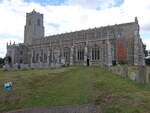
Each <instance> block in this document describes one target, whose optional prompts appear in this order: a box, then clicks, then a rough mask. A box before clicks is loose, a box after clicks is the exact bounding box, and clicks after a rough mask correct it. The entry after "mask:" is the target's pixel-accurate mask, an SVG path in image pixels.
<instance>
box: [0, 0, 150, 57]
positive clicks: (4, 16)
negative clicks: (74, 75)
mask: <svg viewBox="0 0 150 113" xmlns="http://www.w3.org/2000/svg"><path fill="white" fill-rule="evenodd" d="M33 9H35V10H36V11H38V12H40V13H42V14H44V26H45V35H46V36H47V35H53V34H59V33H65V32H70V31H76V30H81V29H88V28H94V27H101V26H107V25H114V24H120V23H126V22H133V21H134V17H136V16H137V17H138V20H139V25H140V34H141V38H142V40H143V42H144V43H145V44H146V45H147V49H149V50H150V16H149V15H150V0H0V14H1V21H0V40H1V41H0V57H4V56H5V54H6V43H7V42H9V43H10V41H11V43H13V42H14V41H15V43H23V40H24V26H25V19H26V13H27V12H31V11H32V10H33Z"/></svg>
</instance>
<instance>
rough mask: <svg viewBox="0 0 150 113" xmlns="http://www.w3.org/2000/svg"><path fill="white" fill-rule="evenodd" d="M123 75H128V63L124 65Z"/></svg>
mask: <svg viewBox="0 0 150 113" xmlns="http://www.w3.org/2000/svg"><path fill="white" fill-rule="evenodd" d="M122 76H123V77H126V78H127V77H128V65H127V64H126V65H124V66H123V75H122Z"/></svg>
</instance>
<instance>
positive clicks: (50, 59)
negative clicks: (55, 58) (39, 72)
mask: <svg viewBox="0 0 150 113" xmlns="http://www.w3.org/2000/svg"><path fill="white" fill-rule="evenodd" d="M50 63H52V51H50V53H49V64H50Z"/></svg>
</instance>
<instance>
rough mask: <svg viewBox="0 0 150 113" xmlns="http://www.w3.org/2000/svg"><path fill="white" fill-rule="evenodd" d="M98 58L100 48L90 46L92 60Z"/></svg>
mask: <svg viewBox="0 0 150 113" xmlns="http://www.w3.org/2000/svg"><path fill="white" fill-rule="evenodd" d="M99 59H100V49H99V47H94V48H92V60H99Z"/></svg>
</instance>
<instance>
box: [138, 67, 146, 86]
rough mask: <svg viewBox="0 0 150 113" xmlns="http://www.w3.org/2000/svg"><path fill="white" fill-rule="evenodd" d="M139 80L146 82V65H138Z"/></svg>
mask: <svg viewBox="0 0 150 113" xmlns="http://www.w3.org/2000/svg"><path fill="white" fill-rule="evenodd" d="M138 70H139V82H140V83H145V82H146V66H139V68H138Z"/></svg>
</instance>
